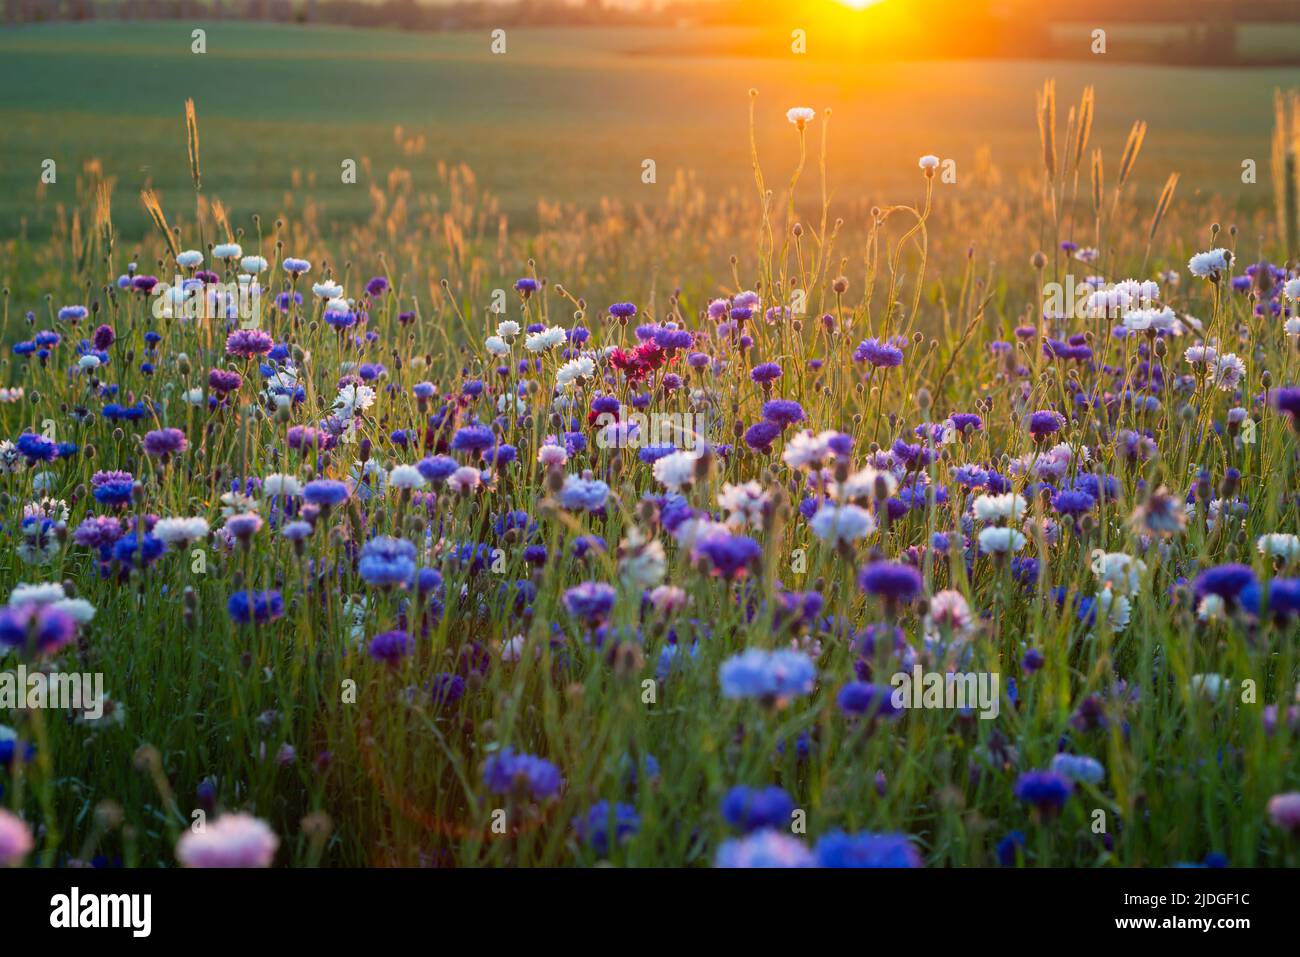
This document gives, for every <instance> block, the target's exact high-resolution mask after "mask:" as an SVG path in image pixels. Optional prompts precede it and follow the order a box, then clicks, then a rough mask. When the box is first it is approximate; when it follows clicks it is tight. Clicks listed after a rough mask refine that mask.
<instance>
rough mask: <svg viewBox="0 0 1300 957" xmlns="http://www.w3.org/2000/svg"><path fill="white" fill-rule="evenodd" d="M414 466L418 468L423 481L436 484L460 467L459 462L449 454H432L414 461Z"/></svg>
mask: <svg viewBox="0 0 1300 957" xmlns="http://www.w3.org/2000/svg"><path fill="white" fill-rule="evenodd" d="M415 467H416V468H417V469H419V470H420V474H421V475H423V476H424V478H425V481H427V482H429V483H430V484H432V485H437V484H438V483H439V482H443V481H445V480H446V479H447V476H449V475H451V473H452V472H454V471H456V469H458V468H460V463H458V462H457V461H456V460H455V459H453V458H452V457H451V456H450V455H434V456H430V457H429V458H426V459H421V460H420V461H419V462H416V463H415Z"/></svg>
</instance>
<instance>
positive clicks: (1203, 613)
mask: <svg viewBox="0 0 1300 957" xmlns="http://www.w3.org/2000/svg"><path fill="white" fill-rule="evenodd" d="M1226 612H1227V606H1226V605H1225V604H1224V601H1223V599H1222V598H1220V597H1219V596H1218V595H1206V596H1205V597H1204V598H1202V599H1201V603H1200V604H1199V605H1198V606H1197V607H1196V617H1197V618H1199V619H1200V620H1201V621H1221V620H1223V618H1224V617H1225V613H1226Z"/></svg>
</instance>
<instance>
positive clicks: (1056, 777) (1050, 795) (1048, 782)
mask: <svg viewBox="0 0 1300 957" xmlns="http://www.w3.org/2000/svg"><path fill="white" fill-rule="evenodd" d="M1073 792H1074V782H1073V781H1071V780H1070V779H1069V778H1067V777H1066V776H1065V775H1064V774H1060V773H1058V772H1056V771H1026V772H1025V773H1024V774H1022V775H1020V777H1019V778H1017V779H1016V787H1015V795H1016V797H1017V798H1018V799H1019V800H1021V801H1024V802H1025V803H1026V804H1032V805H1034V807H1036V808H1037V809H1038V810H1039V811H1041V812H1042V813H1044V814H1047V815H1052V814H1055V813H1056V812H1058V811H1060V810H1061V808H1062V807H1064V806H1065V802H1066V801H1067V800H1069V797H1070V795H1071V794H1072V793H1073Z"/></svg>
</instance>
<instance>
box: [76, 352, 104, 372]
mask: <svg viewBox="0 0 1300 957" xmlns="http://www.w3.org/2000/svg"><path fill="white" fill-rule="evenodd" d="M77 368H78V369H81V370H83V371H86V372H89V371H90V370H91V369H98V368H99V357H98V356H82V357H81V358H80V359H78V360H77Z"/></svg>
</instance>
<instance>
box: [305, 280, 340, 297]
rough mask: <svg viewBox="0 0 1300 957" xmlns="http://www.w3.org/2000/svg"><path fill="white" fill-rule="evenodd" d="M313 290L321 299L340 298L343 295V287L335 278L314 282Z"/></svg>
mask: <svg viewBox="0 0 1300 957" xmlns="http://www.w3.org/2000/svg"><path fill="white" fill-rule="evenodd" d="M311 291H312V292H313V293H314V294H315V295H316V296H317V297H318V298H320V299H340V298H342V296H343V287H342V286H340V285H339V284H338V283H336V282H335V281H334V280H333V279H326V280H325V281H324V282H316V283H312V287H311Z"/></svg>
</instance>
